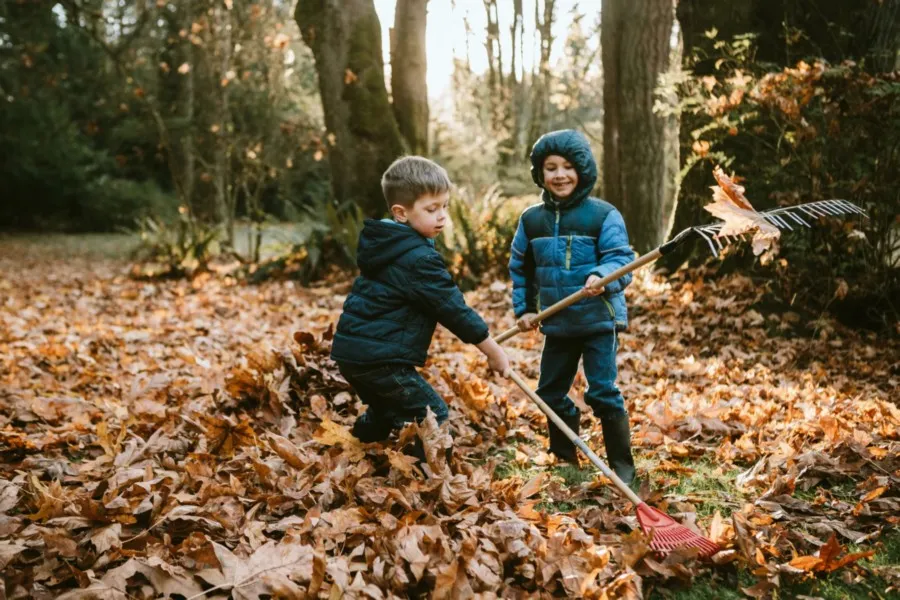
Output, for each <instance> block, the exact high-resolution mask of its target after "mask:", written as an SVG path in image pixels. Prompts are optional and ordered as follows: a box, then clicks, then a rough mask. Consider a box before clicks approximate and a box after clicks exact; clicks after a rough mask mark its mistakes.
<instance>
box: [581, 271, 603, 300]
mask: <svg viewBox="0 0 900 600" xmlns="http://www.w3.org/2000/svg"><path fill="white" fill-rule="evenodd" d="M598 281H600V278H599V277H597V276H596V275H591V276H590V277H588V279H587V281H586V282H585V284H584V289H583V290H582V291H583V292H584V295H585V296H599V295H600V294H602V293H603V292H604V290H606V287H605V286H602V285H601V286H599V287H594V283H596V282H598Z"/></svg>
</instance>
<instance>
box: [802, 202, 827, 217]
mask: <svg viewBox="0 0 900 600" xmlns="http://www.w3.org/2000/svg"><path fill="white" fill-rule="evenodd" d="M804 206H806V207H808V208H809V210H810V212H812V214H813V215H815V217H816V218H819V217H827V216H828V213H827V212H825V211H824V210H822V209H821V208H819V207H818V206H816V204H815V203H812V204H801V205H800V208H803V207H804Z"/></svg>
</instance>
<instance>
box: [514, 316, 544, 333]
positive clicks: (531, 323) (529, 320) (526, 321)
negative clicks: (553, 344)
mask: <svg viewBox="0 0 900 600" xmlns="http://www.w3.org/2000/svg"><path fill="white" fill-rule="evenodd" d="M535 319H537V313H525V314H524V315H522V316H521V317H520V318H519V320H518V321H516V326H517V327H518V328H519V331H531V330H532V329H537V326H538V325H540V323H538V322H537V321H536V320H535Z"/></svg>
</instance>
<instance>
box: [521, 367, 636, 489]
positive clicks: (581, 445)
mask: <svg viewBox="0 0 900 600" xmlns="http://www.w3.org/2000/svg"><path fill="white" fill-rule="evenodd" d="M509 378H510V379H512V380H513V381H514V382H515V384H516V385H517V386H519V389H521V390H522V391H523V392H525V395H526V396H528V397H529V398H530V399H531V401H532V402H534V403H535V404H537V405H538V408H540V409H541V410H542V411H543V413H544V414H545V415H547V418H548V419H550V420H551V421H553V424H554V425H556V426H557V427H559V429H560V430H561V431H562V432H563V433H565V434H566V437H567V438H569V439H570V440H572V443H573V444H575V445H576V446H578V449H579V450H581V451H582V452H584V454H585V456H587V457H588V458H589V459H590V461H591V462H592V463H594V466H595V467H597V468H598V469H600V470H601V471H602V472H603V474H604V475H606V476H607V477H609V479H610V480H611V481H612V482H613V484H614V485H615V486H616V488H617V489H618V490H619V492H621V493H622V495H623V496H625V497H626V498H628V499H629V500H631V501H632V502H633V503H634V505H635V506H638V505H639V504H642V503H643V500H641V499H640V497H638V495H637V494H635V493H634V492H633V491H631V488H629V487H628V486H627V485H626V484H625V482H624V481H622V480H621V479H619V476H618V475H616V474H615V472H614V471H613V470H612V469H610V468H609V467H607V466H606V463H605V462H603V461H602V460H600V457H599V456H597V455H596V454H594V451H593V450H591V449H590V448H589V447H588V445H587V444H585V443H584V441H583V440H582V439H581V438H580V437H578V435H577V434H576V433H575V432H574V431H572V429H571V428H569V426H568V425H566V422H565V421H563V420H562V419H561V418H559V415H557V414H556V413H555V412H553V409H552V408H550V407H549V406H547V403H546V402H544V401H543V400H541V397H540V396H538V395H537V394H535V393H534V391H533V390H532V389H531V388H530V387H528V384H527V383H525V381H524V380H523V379H522V377H521V376H520V375H519V374H518V373H516V372H515V371H513V370H510V372H509Z"/></svg>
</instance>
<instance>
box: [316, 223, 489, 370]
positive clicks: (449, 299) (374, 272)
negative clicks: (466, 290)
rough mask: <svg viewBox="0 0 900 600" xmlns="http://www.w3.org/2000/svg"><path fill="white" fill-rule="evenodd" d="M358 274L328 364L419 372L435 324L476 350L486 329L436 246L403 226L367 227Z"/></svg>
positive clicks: (486, 331)
mask: <svg viewBox="0 0 900 600" xmlns="http://www.w3.org/2000/svg"><path fill="white" fill-rule="evenodd" d="M356 255H357V264H358V265H359V270H360V271H361V274H360V276H359V277H357V278H356V281H354V282H353V289H352V290H351V291H350V295H349V296H347V300H346V301H345V302H344V312H343V313H342V314H341V318H340V319H339V320H338V326H337V331H336V332H335V334H334V343H333V344H332V348H331V357H332V358H333V359H334V360H335V361H337V362H339V363H346V364H351V365H381V364H398V365H415V366H422V365H424V364H425V359H426V358H427V355H428V347H429V345H430V344H431V338H432V336H433V335H434V329H435V326H436V324H437V323H440V324H441V325H443V326H444V327H446V328H447V329H449V330H450V331H451V332H453V333H454V334H455V335H456V336H457V337H458V338H460V339H461V340H462V341H463V342H466V343H468V344H478V343H481V342H483V341H484V340H486V339H487V337H488V326H487V324H486V323H485V322H484V320H483V319H482V318H481V317H480V316H479V315H478V313H476V312H475V311H474V310H472V309H471V308H469V307H468V306H467V305H466V301H465V298H463V295H462V292H461V291H460V290H459V288H458V287H456V284H455V283H453V279H452V278H451V277H450V273H448V272H447V267H446V266H445V265H444V261H443V259H442V258H441V255H440V254H438V252H437V250H435V249H434V244H433V243H432V242H431V240H428V239H426V238H424V237H422V236H421V235H419V234H418V233H416V231H415V229H413V228H412V227H410V226H408V225H402V224H400V223H395V222H393V221H390V220H387V219H385V220H382V221H376V220H367V221H366V222H365V226H364V227H363V230H362V232H361V233H360V234H359V246H358V249H357V253H356Z"/></svg>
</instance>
